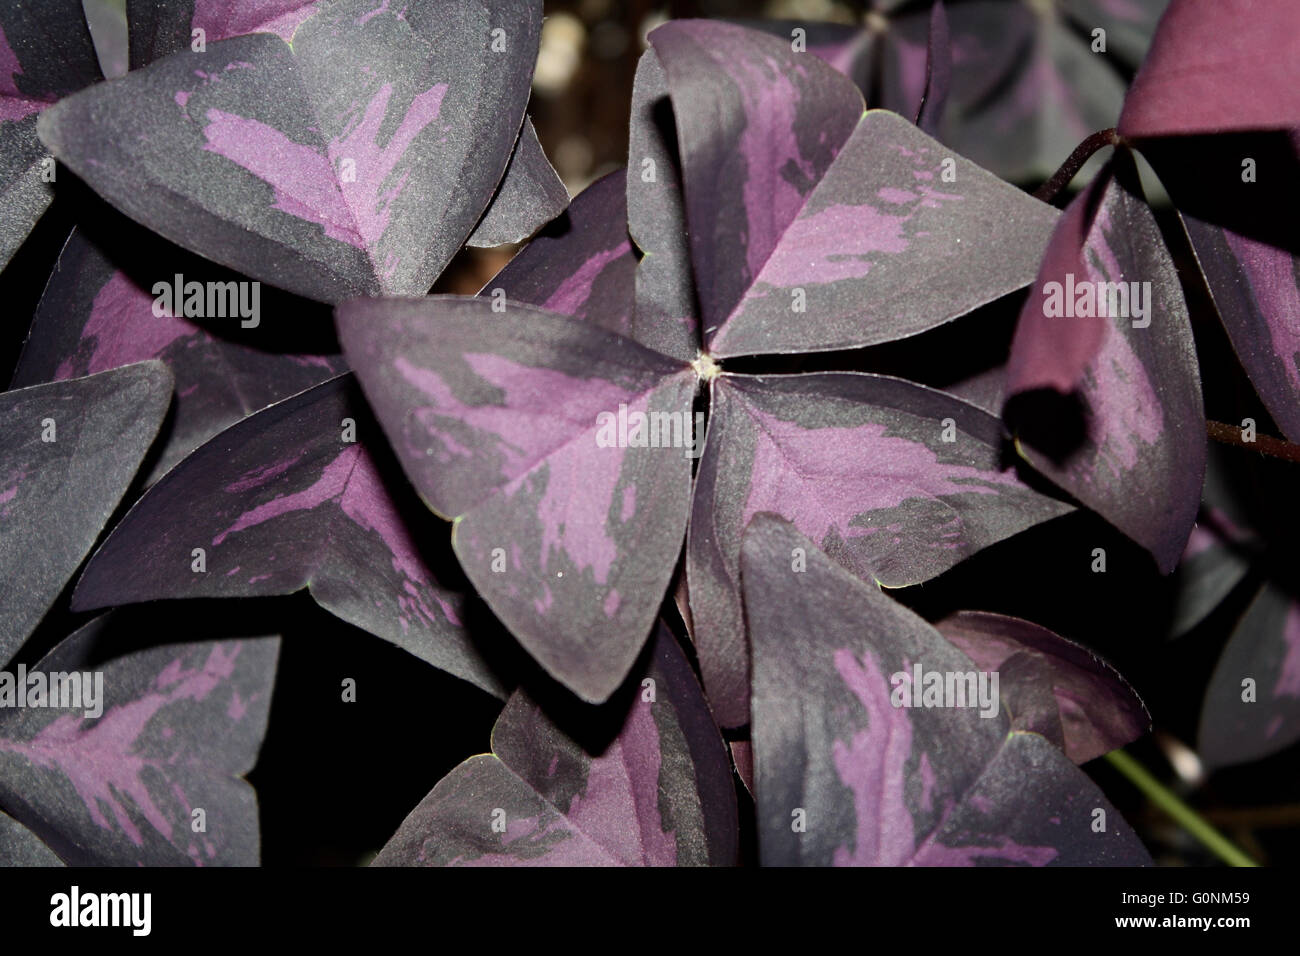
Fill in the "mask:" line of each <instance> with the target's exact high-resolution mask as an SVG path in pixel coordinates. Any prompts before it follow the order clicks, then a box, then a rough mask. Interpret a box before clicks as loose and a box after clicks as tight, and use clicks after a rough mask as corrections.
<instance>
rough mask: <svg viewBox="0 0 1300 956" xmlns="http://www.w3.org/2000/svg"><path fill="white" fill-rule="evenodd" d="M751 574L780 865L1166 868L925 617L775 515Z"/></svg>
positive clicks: (757, 674) (761, 714)
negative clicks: (1019, 724) (1102, 823)
mask: <svg viewBox="0 0 1300 956" xmlns="http://www.w3.org/2000/svg"><path fill="white" fill-rule="evenodd" d="M796 550H801V551H802V552H803V553H804V554H805V555H806V561H807V566H806V570H804V571H803V572H800V573H794V572H793V571H792V566H791V555H792V554H793V553H795V552H796ZM742 569H743V570H742V576H743V578H744V584H745V605H746V612H747V617H748V620H749V622H750V638H751V640H752V641H753V647H754V701H753V740H754V752H755V780H754V782H755V785H756V788H757V801H758V826H759V852H760V858H761V861H762V863H763V864H764V865H766V866H789V865H805V866H808V865H811V866H826V865H836V866H881V865H883V866H899V865H912V866H974V865H981V864H983V865H988V864H994V865H997V864H1001V865H1029V866H1043V865H1048V864H1054V865H1066V866H1070V865H1087V864H1093V865H1097V864H1101V865H1112V866H1114V865H1123V864H1130V865H1131V864H1149V863H1150V862H1151V861H1150V857H1149V856H1148V855H1147V853H1146V851H1145V849H1144V848H1143V847H1142V845H1141V843H1140V842H1139V841H1138V839H1137V838H1136V836H1134V834H1133V831H1132V830H1131V828H1130V827H1129V826H1128V825H1127V824H1126V823H1125V822H1124V820H1123V819H1122V818H1121V817H1120V815H1119V812H1118V811H1117V810H1115V808H1114V807H1112V806H1111V805H1110V804H1109V803H1108V802H1107V800H1106V798H1105V797H1104V796H1103V795H1102V793H1101V792H1100V791H1099V790H1098V789H1097V787H1096V786H1095V785H1094V784H1093V783H1092V781H1091V780H1089V779H1088V777H1087V776H1086V775H1085V774H1084V773H1083V772H1082V771H1081V770H1079V769H1078V768H1077V767H1075V766H1074V765H1073V764H1071V763H1070V761H1069V760H1068V759H1067V758H1066V757H1065V756H1064V755H1063V754H1062V753H1061V752H1060V751H1058V750H1057V749H1056V748H1055V747H1053V746H1052V745H1051V744H1050V743H1048V742H1047V741H1046V740H1044V739H1043V738H1042V737H1040V736H1038V735H1037V734H1032V733H1026V732H1024V731H1020V730H1015V729H1013V728H1012V727H1011V725H1010V722H1009V720H1008V718H1007V715H1006V713H1005V712H1004V711H1003V710H1001V709H1000V707H998V706H997V696H996V693H994V685H993V677H992V675H990V674H985V673H983V672H980V671H979V670H978V668H977V666H976V665H975V664H973V663H972V662H971V660H970V659H969V658H968V657H966V656H965V655H964V654H962V653H961V652H960V651H959V650H957V649H956V648H955V647H953V646H952V645H951V644H949V643H948V642H947V641H946V640H944V638H943V636H942V635H940V634H939V633H938V632H937V631H935V630H934V628H932V627H931V626H930V625H929V624H927V623H926V622H925V621H924V620H922V619H921V618H919V617H917V616H916V615H915V614H914V613H912V612H911V611H909V610H907V609H906V608H904V607H902V606H901V605H899V604H897V603H896V602H895V601H893V600H892V599H890V598H889V597H887V596H886V595H885V594H883V593H881V592H880V591H879V590H878V589H877V588H875V587H873V586H872V585H870V584H864V583H863V582H862V581H860V580H858V579H857V578H855V577H854V576H853V575H851V574H849V573H848V572H847V571H845V570H844V569H843V568H841V567H839V566H838V565H837V564H836V563H835V562H834V561H832V560H831V559H830V558H829V557H827V556H826V555H825V554H824V553H822V552H821V551H820V550H818V549H817V547H816V545H814V544H813V542H811V541H809V540H808V539H807V538H805V537H803V536H802V535H800V534H799V533H798V532H796V531H795V530H794V529H793V528H792V527H791V526H790V525H789V524H787V523H786V522H784V521H781V520H779V519H777V518H775V517H772V516H768V515H764V516H762V517H759V518H756V519H755V520H754V523H753V524H752V525H751V526H750V529H749V531H748V532H747V533H746V535H745V543H744V556H743V559H742ZM918 668H919V669H920V671H919V673H918V671H917V669H918ZM927 675H934V676H933V677H927ZM949 675H952V677H951V679H950V678H949ZM958 675H961V676H960V677H959V676H958ZM935 677H937V678H938V680H939V686H938V688H936V687H935V686H934V685H933V680H934V678H935ZM918 678H919V682H916V681H917V679H918ZM945 684H946V685H948V686H950V687H952V688H953V690H954V691H955V690H956V689H957V688H958V687H961V688H962V689H963V696H962V697H956V696H955V695H954V696H953V697H951V698H945V697H944V696H943V693H942V692H943V691H944V689H945ZM936 689H937V690H938V691H939V693H937V694H936V693H935V691H936ZM977 689H982V691H981V693H982V696H980V694H979V693H977V694H976V695H973V696H966V694H965V691H966V690H971V691H976V690H977ZM914 696H915V697H917V698H919V699H918V700H916V701H915V704H919V705H920V706H915V705H914V702H913V697H914ZM975 697H979V699H978V700H975V699H974V698H975ZM927 701H928V702H929V704H931V705H933V704H935V703H938V704H946V705H947V706H927ZM962 704H965V706H961V705H962ZM972 704H974V706H971V705H972ZM905 705H906V706H905ZM1099 810H1100V811H1103V812H1104V814H1105V820H1106V829H1105V831H1104V832H1094V829H1093V826H1094V821H1095V820H1096V819H1098V817H1097V816H1096V814H1097V811H1099Z"/></svg>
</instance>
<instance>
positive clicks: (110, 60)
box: [81, 0, 130, 79]
mask: <svg viewBox="0 0 1300 956" xmlns="http://www.w3.org/2000/svg"><path fill="white" fill-rule="evenodd" d="M81 7H82V10H83V11H84V12H85V15H86V25H87V26H88V27H89V28H90V36H91V39H92V40H93V41H94V43H95V57H96V59H97V60H98V61H99V68H100V70H101V71H102V72H103V74H104V76H105V77H107V78H108V79H113V78H115V77H118V76H124V75H125V74H126V71H127V70H128V69H129V68H130V64H129V60H130V50H129V40H128V37H127V28H126V3H125V2H124V0H82V2H81Z"/></svg>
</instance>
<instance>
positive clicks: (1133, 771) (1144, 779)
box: [1106, 750, 1258, 866]
mask: <svg viewBox="0 0 1300 956" xmlns="http://www.w3.org/2000/svg"><path fill="white" fill-rule="evenodd" d="M1106 759H1107V760H1108V761H1109V762H1110V764H1111V766H1113V767H1114V768H1115V769H1116V770H1118V771H1119V772H1120V773H1122V774H1123V775H1124V776H1125V777H1127V778H1128V779H1129V782H1130V783H1132V784H1133V786H1135V787H1137V788H1138V789H1139V790H1141V791H1142V792H1143V793H1144V794H1146V796H1147V797H1148V799H1150V800H1151V802H1152V803H1154V804H1155V805H1156V806H1158V807H1159V808H1160V809H1161V810H1163V811H1165V813H1167V814H1169V815H1170V816H1171V817H1173V818H1174V820H1175V821H1176V822H1177V823H1178V824H1179V825H1181V826H1182V827H1183V828H1184V829H1185V830H1186V831H1187V832H1188V833H1190V834H1191V835H1192V836H1194V837H1196V839H1198V840H1200V841H1201V842H1202V843H1204V844H1205V846H1206V847H1207V848H1208V849H1210V850H1211V851H1212V852H1213V853H1214V855H1215V856H1217V857H1218V858H1219V859H1221V860H1223V862H1224V863H1227V864H1228V865H1229V866H1257V865H1258V864H1257V863H1256V862H1255V861H1254V860H1252V859H1251V858H1250V857H1248V856H1246V854H1245V853H1243V852H1242V851H1241V850H1240V849H1239V848H1238V847H1237V846H1236V845H1235V844H1233V843H1232V842H1231V841H1229V840H1228V838H1227V837H1225V836H1224V835H1223V834H1222V833H1220V832H1219V831H1218V830H1216V829H1214V827H1212V826H1211V825H1210V824H1209V822H1207V821H1206V819H1205V818H1204V817H1202V816H1201V815H1200V814H1199V813H1197V812H1196V811H1195V810H1193V809H1192V808H1191V807H1189V806H1188V805H1187V804H1185V803H1183V801H1182V800H1180V799H1178V797H1177V795H1175V794H1174V792H1173V791H1172V790H1170V789H1169V788H1168V787H1166V786H1165V785H1164V784H1162V783H1161V782H1160V781H1159V780H1157V779H1156V778H1155V777H1153V776H1151V773H1150V771H1148V770H1147V768H1146V767H1144V766H1142V765H1141V764H1140V763H1138V762H1137V761H1136V760H1134V759H1133V758H1132V757H1131V756H1130V755H1129V754H1127V753H1126V752H1124V751H1123V750H1112V751H1111V752H1110V753H1108V754H1106Z"/></svg>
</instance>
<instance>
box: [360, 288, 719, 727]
mask: <svg viewBox="0 0 1300 956" xmlns="http://www.w3.org/2000/svg"><path fill="white" fill-rule="evenodd" d="M337 313H338V326H339V336H340V340H341V342H342V343H343V350H344V354H345V355H346V356H347V357H348V360H349V361H350V362H351V363H352V366H353V368H355V369H356V370H357V376H358V377H359V378H360V380H361V384H362V387H363V389H364V390H365V393H366V397H367V398H368V399H369V401H370V404H371V406H372V407H373V408H374V409H375V411H376V414H377V416H378V418H379V420H380V422H381V423H382V424H383V426H384V430H385V432H386V433H387V435H388V439H389V441H390V443H391V444H392V445H393V447H394V449H395V450H396V452H397V456H398V458H399V460H400V461H401V462H402V465H403V467H404V468H405V469H406V473H407V475H408V477H410V479H411V482H412V483H413V484H414V485H415V487H416V489H417V490H418V491H419V492H420V494H421V496H422V497H423V498H424V500H425V502H426V503H427V504H428V505H429V506H430V507H431V508H432V509H433V510H434V511H435V512H437V513H438V514H440V515H443V516H446V517H451V518H454V519H455V530H454V534H453V536H452V543H453V545H454V546H455V549H456V554H457V556H458V557H459V558H460V563H461V566H462V567H463V568H464V569H465V573H466V575H467V576H468V577H469V579H470V581H471V582H472V583H473V584H474V587H475V589H476V590H477V591H478V593H479V594H480V595H481V596H482V597H483V599H484V600H485V601H487V603H488V605H489V606H490V607H491V608H492V610H493V611H494V612H495V613H496V615H497V616H498V617H499V618H501V620H502V621H503V622H504V623H505V625H506V626H507V627H508V628H509V629H510V631H511V632H512V633H513V634H514V635H515V637H516V638H518V640H519V642H520V643H521V644H522V645H523V646H524V647H525V648H526V649H527V650H528V652H529V653H530V654H532V655H533V657H534V658H536V659H537V661H538V662H539V663H541V664H542V666H543V667H545V668H546V670H547V671H548V672H549V673H550V674H551V675H552V676H553V677H555V678H556V679H557V680H559V681H560V682H561V683H563V684H564V685H565V686H566V687H568V688H569V689H570V690H572V691H574V692H575V693H576V694H578V696H580V697H582V698H583V699H584V700H587V701H589V702H600V701H603V700H605V699H606V698H607V697H608V696H609V695H610V694H611V693H612V692H613V691H614V689H615V688H616V687H618V685H619V684H621V683H622V681H623V678H624V677H626V676H627V673H628V669H629V668H630V667H631V666H632V663H633V661H634V660H635V659H636V656H637V654H638V652H639V651H640V649H641V646H642V644H643V643H644V642H645V639H646V637H647V636H648V635H649V633H650V628H651V625H652V624H653V622H654V619H655V616H656V614H657V613H658V609H659V605H660V603H661V602H662V600H663V597H664V592H665V590H666V589H667V587H668V582H669V580H670V578H671V577H672V571H673V565H674V563H675V559H676V557H677V554H678V551H679V549H680V548H681V543H682V535H683V532H684V531H685V528H686V521H687V513H688V510H689V501H690V475H691V469H690V458H688V457H687V455H688V454H693V452H692V450H691V448H690V447H687V446H686V444H685V443H686V442H693V441H694V439H693V438H692V437H691V436H692V435H693V434H694V433H696V432H702V429H696V428H694V427H693V426H694V424H695V422H694V419H693V416H692V414H691V400H692V397H693V395H694V391H695V382H696V374H695V371H694V370H693V369H692V368H690V367H689V366H687V365H685V364H682V363H680V362H677V361H674V360H673V359H669V358H667V357H665V356H662V355H660V354H658V353H656V352H651V351H649V350H648V349H646V348H644V347H642V346H640V345H638V344H637V343H635V342H633V341H632V340H630V339H625V338H622V337H620V336H617V335H614V334H613V333H611V332H607V331H605V330H603V329H600V328H597V327H595V326H593V325H591V324H589V323H586V322H582V321H579V320H575V319H571V318H567V317H564V316H559V315H554V314H551V313H546V312H542V311H540V310H537V309H533V308H529V307H525V306H514V307H512V308H510V309H508V310H507V312H506V313H505V314H497V313H494V312H493V311H492V306H491V303H490V302H489V301H488V300H486V299H482V298H475V299H463V298H456V297H451V296H433V297H429V298H425V299H409V300H397V299H394V300H387V301H380V300H367V299H359V300H357V301H355V302H349V303H347V304H345V305H343V306H340V307H339V308H338V310H337ZM640 415H644V416H646V422H645V423H642V424H643V426H644V427H641V428H639V429H638V428H637V422H638V419H636V418H634V417H633V416H640ZM659 415H667V416H668V417H667V419H660V418H654V419H653V421H654V422H655V423H659V422H666V423H668V424H671V423H673V422H675V423H676V425H677V433H676V436H675V437H676V438H678V439H681V442H682V446H681V447H661V446H656V447H637V446H635V445H632V444H631V442H632V441H634V440H644V441H646V442H647V443H648V442H649V440H650V437H651V436H650V435H649V434H648V425H649V423H650V421H651V419H652V416H659ZM616 422H621V423H623V424H622V425H619V424H616ZM661 427H667V425H663V426H661ZM618 430H621V431H622V434H621V435H620V434H616V431H618ZM660 430H661V429H660V428H656V434H655V437H658V434H659V433H660ZM637 436H640V437H639V439H638V438H637ZM673 437H674V436H673V435H670V434H668V433H664V438H665V439H668V440H671V439H672V438H673ZM610 443H612V444H613V445H614V447H610Z"/></svg>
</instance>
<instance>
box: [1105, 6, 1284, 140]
mask: <svg viewBox="0 0 1300 956" xmlns="http://www.w3.org/2000/svg"><path fill="white" fill-rule="evenodd" d="M1298 62H1300V5H1297V4H1296V3H1294V2H1293V0H1220V2H1218V3H1203V2H1200V0H1173V2H1172V3H1170V5H1169V9H1168V10H1166V11H1165V14H1164V16H1163V17H1162V18H1161V19H1160V25H1159V27H1157V29H1156V34H1155V37H1154V38H1153V39H1152V41H1151V49H1150V50H1149V51H1148V53H1147V57H1146V60H1144V61H1143V63H1142V68H1141V69H1140V70H1138V73H1137V76H1135V77H1134V78H1133V85H1132V88H1131V89H1130V90H1129V93H1128V96H1127V97H1126V98H1125V100H1124V111H1123V113H1122V114H1121V115H1120V118H1119V123H1118V126H1117V128H1118V129H1119V132H1120V135H1122V136H1126V137H1129V138H1138V137H1150V136H1169V135H1179V134H1188V133H1215V132H1224V131H1227V130H1242V129H1283V128H1290V127H1295V126H1300V83H1297V73H1296V64H1297V63H1298Z"/></svg>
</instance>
